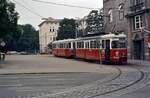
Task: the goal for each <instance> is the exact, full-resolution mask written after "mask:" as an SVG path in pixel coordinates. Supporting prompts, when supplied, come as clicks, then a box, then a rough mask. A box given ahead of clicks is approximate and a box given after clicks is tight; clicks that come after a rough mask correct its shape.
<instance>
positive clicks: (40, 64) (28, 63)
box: [0, 56, 150, 75]
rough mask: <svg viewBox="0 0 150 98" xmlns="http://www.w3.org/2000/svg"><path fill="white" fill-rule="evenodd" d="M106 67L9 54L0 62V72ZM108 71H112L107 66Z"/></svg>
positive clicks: (98, 68)
mask: <svg viewBox="0 0 150 98" xmlns="http://www.w3.org/2000/svg"><path fill="white" fill-rule="evenodd" d="M128 63H129V64H134V65H146V66H149V65H150V61H142V60H128ZM106 69H108V67H107V66H106V67H102V66H100V64H94V63H88V62H84V61H76V60H69V59H63V58H53V57H50V56H45V57H44V56H42V57H41V56H39V57H38V56H23V57H20V56H15V57H14V56H10V57H7V59H6V60H5V61H1V62H0V74H6V75H7V74H31V73H32V74H33V73H34V74H38V73H42V74H44V73H59V72H101V73H105V70H106ZM109 70H110V71H113V70H112V69H111V68H109Z"/></svg>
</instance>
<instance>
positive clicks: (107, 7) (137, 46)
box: [103, 0, 150, 60]
mask: <svg viewBox="0 0 150 98" xmlns="http://www.w3.org/2000/svg"><path fill="white" fill-rule="evenodd" d="M103 3H104V15H105V32H117V33H121V32H124V33H125V34H126V35H127V36H128V56H129V58H131V59H141V60H150V46H149V41H150V40H149V39H150V34H149V31H150V20H149V17H150V1H149V0H104V2H103ZM141 28H144V29H143V30H141Z"/></svg>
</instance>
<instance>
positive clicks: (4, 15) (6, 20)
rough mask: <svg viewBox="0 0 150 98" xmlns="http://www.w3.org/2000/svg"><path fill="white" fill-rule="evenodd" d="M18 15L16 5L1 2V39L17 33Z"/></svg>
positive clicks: (5, 1) (7, 1)
mask: <svg viewBox="0 0 150 98" xmlns="http://www.w3.org/2000/svg"><path fill="white" fill-rule="evenodd" d="M17 20H18V13H17V12H16V11H15V4H14V3H12V2H10V1H9V0H0V38H1V39H2V38H4V37H5V36H6V35H7V34H9V33H12V32H17Z"/></svg>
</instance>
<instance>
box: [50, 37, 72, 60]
mask: <svg viewBox="0 0 150 98" xmlns="http://www.w3.org/2000/svg"><path fill="white" fill-rule="evenodd" d="M73 42H74V39H67V40H59V41H55V42H53V45H52V47H53V51H52V54H53V55H54V56H59V57H73V56H74V49H75V48H73Z"/></svg>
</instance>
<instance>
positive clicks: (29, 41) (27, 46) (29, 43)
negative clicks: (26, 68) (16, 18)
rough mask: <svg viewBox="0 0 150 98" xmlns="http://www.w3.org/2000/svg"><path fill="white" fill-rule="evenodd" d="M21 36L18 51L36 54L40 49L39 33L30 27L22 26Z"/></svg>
mask: <svg viewBox="0 0 150 98" xmlns="http://www.w3.org/2000/svg"><path fill="white" fill-rule="evenodd" d="M20 28H22V29H21V36H20V38H19V40H18V51H26V52H34V51H36V50H38V49H39V35H38V31H36V30H35V28H34V27H33V26H32V25H30V24H26V25H22V26H20Z"/></svg>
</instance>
